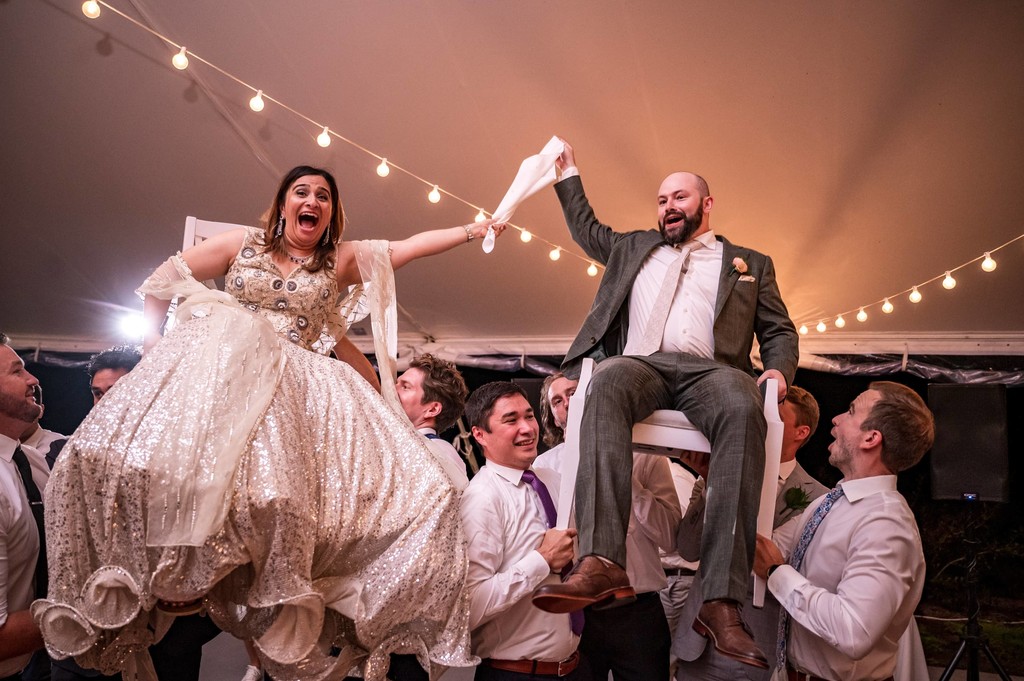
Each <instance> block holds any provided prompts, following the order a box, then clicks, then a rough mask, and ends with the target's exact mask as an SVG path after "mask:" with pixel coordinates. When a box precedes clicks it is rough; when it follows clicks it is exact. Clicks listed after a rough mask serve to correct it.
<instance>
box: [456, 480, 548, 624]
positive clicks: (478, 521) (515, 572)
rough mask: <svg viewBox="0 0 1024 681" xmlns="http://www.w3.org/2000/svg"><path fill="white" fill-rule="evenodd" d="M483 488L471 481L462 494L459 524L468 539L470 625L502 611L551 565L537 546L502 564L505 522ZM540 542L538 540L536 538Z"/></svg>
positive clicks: (537, 582) (532, 586)
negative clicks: (514, 559)
mask: <svg viewBox="0 0 1024 681" xmlns="http://www.w3.org/2000/svg"><path fill="white" fill-rule="evenodd" d="M485 491H486V489H485V488H483V487H482V486H480V487H474V486H472V485H470V486H469V487H468V488H467V489H466V491H465V493H464V494H463V496H462V507H461V510H462V524H463V529H464V530H465V532H466V539H467V541H468V548H467V553H468V556H469V572H468V575H467V579H466V588H467V589H468V590H469V593H470V606H469V628H470V630H473V629H476V628H477V627H479V626H480V625H481V624H482V623H484V622H486V621H487V620H489V619H491V618H493V617H494V616H496V615H498V614H500V613H502V612H504V611H505V610H507V609H509V608H510V607H512V606H513V605H515V604H516V603H517V602H518V601H520V600H521V599H523V598H525V597H527V596H529V595H531V594H532V593H533V591H534V589H536V588H537V586H538V585H540V583H541V582H543V581H544V579H545V578H547V577H548V575H550V574H551V568H550V566H549V565H548V564H547V561H545V560H544V557H543V556H541V555H540V552H539V551H537V550H536V549H534V550H531V551H529V552H528V553H526V554H525V555H524V556H523V558H521V559H520V560H518V561H515V562H514V563H512V564H511V565H505V566H504V567H503V563H505V538H504V536H503V534H502V533H503V531H504V528H505V523H504V522H503V519H502V518H501V517H500V514H499V512H498V509H497V506H496V504H494V503H492V500H490V499H488V498H487V495H486V494H482V493H481V492H485ZM537 546H540V542H539V541H538V542H537Z"/></svg>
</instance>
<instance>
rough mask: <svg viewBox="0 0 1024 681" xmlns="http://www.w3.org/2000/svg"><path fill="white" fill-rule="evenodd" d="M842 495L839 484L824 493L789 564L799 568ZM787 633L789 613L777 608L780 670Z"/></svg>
mask: <svg viewBox="0 0 1024 681" xmlns="http://www.w3.org/2000/svg"><path fill="white" fill-rule="evenodd" d="M841 496H843V488H842V487H841V486H839V485H837V486H836V487H834V488H833V489H832V491H830V492H829V493H828V494H826V495H825V500H824V501H822V502H821V504H820V505H819V506H818V507H817V508H816V509H814V513H812V514H811V517H810V519H809V520H808V521H807V524H806V525H804V531H803V533H802V534H801V535H800V541H798V542H797V543H796V548H795V549H793V553H792V554H791V555H790V556H789V564H790V565H792V566H793V567H794V568H795V569H797V570H799V569H800V565H801V563H803V562H804V554H805V553H807V547H808V546H810V544H811V540H812V539H814V533H815V532H817V531H818V526H819V525H821V521H822V520H824V519H825V516H826V515H828V512H829V511H831V510H832V504H834V503H836V499H838V498H839V497H841ZM788 635H789V613H788V612H786V609H785V608H780V609H779V642H778V644H777V646H776V649H775V663H776V665H778V668H779V669H780V670H785V669H786V637H787V636H788Z"/></svg>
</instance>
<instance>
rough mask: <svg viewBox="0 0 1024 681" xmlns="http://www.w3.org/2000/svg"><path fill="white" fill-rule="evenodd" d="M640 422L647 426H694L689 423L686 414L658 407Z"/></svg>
mask: <svg viewBox="0 0 1024 681" xmlns="http://www.w3.org/2000/svg"><path fill="white" fill-rule="evenodd" d="M640 424H643V425H647V426H665V427H667V428H693V427H694V426H693V424H692V423H690V419H688V418H686V414H684V413H683V412H681V411H676V410H674V409H658V410H657V411H655V412H654V413H653V414H651V415H650V416H648V417H647V418H645V419H644V420H643V421H640ZM635 425H639V424H635Z"/></svg>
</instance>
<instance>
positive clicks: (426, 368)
mask: <svg viewBox="0 0 1024 681" xmlns="http://www.w3.org/2000/svg"><path fill="white" fill-rule="evenodd" d="M409 368H410V369H419V370H420V371H421V372H423V401H424V402H440V403H441V412H440V413H439V414H438V415H437V417H436V418H435V419H434V424H435V427H436V429H437V432H439V433H440V432H443V431H445V430H448V429H449V428H451V427H452V426H453V425H455V422H456V421H458V420H459V417H460V416H462V411H463V409H465V407H466V396H467V395H469V388H467V387H466V381H465V380H464V379H463V378H462V374H461V373H459V370H458V369H457V368H456V367H455V365H454V364H452V363H451V362H449V361H448V360H446V359H441V358H440V357H435V356H434V355H431V354H429V353H426V354H422V355H420V356H419V357H416V358H414V359H413V360H412V361H411V362H409Z"/></svg>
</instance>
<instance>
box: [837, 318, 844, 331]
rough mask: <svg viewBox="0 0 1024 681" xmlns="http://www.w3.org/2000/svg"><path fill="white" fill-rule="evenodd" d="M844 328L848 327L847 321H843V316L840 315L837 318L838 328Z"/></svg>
mask: <svg viewBox="0 0 1024 681" xmlns="http://www.w3.org/2000/svg"><path fill="white" fill-rule="evenodd" d="M844 326H846V320H845V319H843V315H839V316H838V317H836V328H837V329H841V328H843V327H844Z"/></svg>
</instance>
